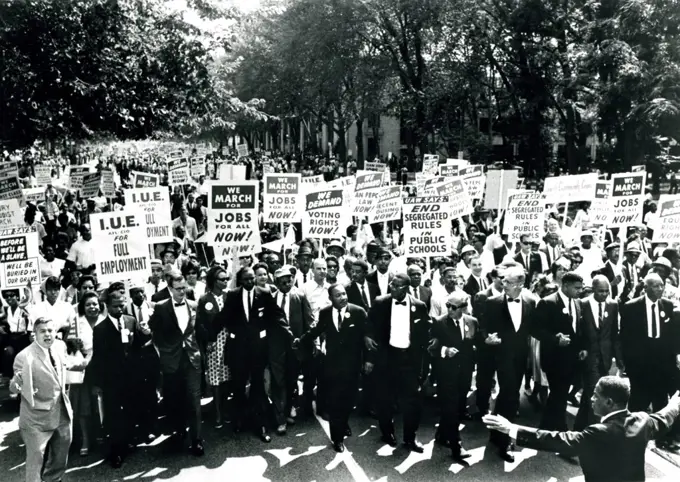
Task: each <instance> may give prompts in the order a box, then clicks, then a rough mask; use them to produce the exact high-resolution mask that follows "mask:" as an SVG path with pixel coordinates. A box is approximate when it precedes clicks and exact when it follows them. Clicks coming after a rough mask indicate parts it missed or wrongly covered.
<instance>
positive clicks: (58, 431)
mask: <svg viewBox="0 0 680 482" xmlns="http://www.w3.org/2000/svg"><path fill="white" fill-rule="evenodd" d="M57 328H58V326H56V324H55V322H53V321H52V320H50V319H47V318H38V319H37V320H35V323H34V324H33V330H34V332H35V341H34V342H33V343H31V344H30V345H29V346H28V347H27V348H25V349H24V350H22V351H21V352H20V353H19V354H18V355H17V357H16V358H15V359H14V377H13V378H12V380H11V381H10V385H9V389H10V391H11V392H12V393H14V394H20V395H21V405H20V411H19V431H20V432H21V439H22V440H23V441H24V444H25V446H26V482H40V481H42V480H46V481H47V480H49V481H54V480H61V479H62V478H63V477H64V474H65V473H66V464H67V462H68V451H69V447H70V446H71V428H72V427H71V424H72V421H73V410H72V409H71V402H70V401H69V398H68V397H67V396H66V384H65V378H64V376H65V372H66V370H67V369H68V370H73V369H75V367H66V366H65V362H64V360H65V359H66V347H65V346H64V343H63V342H62V341H61V340H57V339H56V336H57ZM82 368H84V367H81V369H82Z"/></svg>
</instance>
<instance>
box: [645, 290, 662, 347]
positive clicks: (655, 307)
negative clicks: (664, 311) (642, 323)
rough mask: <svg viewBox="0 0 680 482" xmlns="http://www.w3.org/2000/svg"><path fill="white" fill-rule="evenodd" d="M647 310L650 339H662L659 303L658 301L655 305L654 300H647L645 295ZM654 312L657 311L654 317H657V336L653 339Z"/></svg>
mask: <svg viewBox="0 0 680 482" xmlns="http://www.w3.org/2000/svg"><path fill="white" fill-rule="evenodd" d="M645 308H646V311H647V336H648V337H649V338H661V319H660V316H659V315H660V314H661V313H660V310H659V302H658V301H656V303H653V302H652V300H650V299H649V298H647V296H646V295H645ZM652 310H654V311H655V313H654V316H655V317H656V336H655V337H652Z"/></svg>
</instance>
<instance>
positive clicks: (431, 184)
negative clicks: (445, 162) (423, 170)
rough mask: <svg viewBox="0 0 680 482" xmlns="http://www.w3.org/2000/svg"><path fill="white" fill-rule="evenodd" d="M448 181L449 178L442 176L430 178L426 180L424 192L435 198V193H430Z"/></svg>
mask: <svg viewBox="0 0 680 482" xmlns="http://www.w3.org/2000/svg"><path fill="white" fill-rule="evenodd" d="M446 181H447V178H445V177H441V176H435V177H430V178H429V179H426V180H425V182H424V183H423V192H424V193H427V194H428V195H430V196H434V193H433V192H429V191H432V190H434V188H435V187H437V186H438V185H440V184H443V183H445V182H446Z"/></svg>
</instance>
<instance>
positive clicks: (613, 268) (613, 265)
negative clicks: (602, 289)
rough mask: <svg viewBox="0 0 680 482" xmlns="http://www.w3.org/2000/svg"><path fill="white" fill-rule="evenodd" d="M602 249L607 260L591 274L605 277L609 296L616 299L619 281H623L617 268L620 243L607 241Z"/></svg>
mask: <svg viewBox="0 0 680 482" xmlns="http://www.w3.org/2000/svg"><path fill="white" fill-rule="evenodd" d="M604 250H605V252H606V253H607V261H605V263H604V266H603V267H602V268H600V269H597V270H595V271H593V272H592V273H591V276H592V277H593V278H595V276H597V275H603V276H604V277H605V278H607V281H609V284H610V286H611V296H612V298H613V299H616V298H617V296H618V295H619V292H620V291H619V283H621V282H622V281H623V275H622V274H621V269H620V268H619V256H620V253H621V245H620V244H619V243H609V244H608V245H607V246H606V247H605V248H604Z"/></svg>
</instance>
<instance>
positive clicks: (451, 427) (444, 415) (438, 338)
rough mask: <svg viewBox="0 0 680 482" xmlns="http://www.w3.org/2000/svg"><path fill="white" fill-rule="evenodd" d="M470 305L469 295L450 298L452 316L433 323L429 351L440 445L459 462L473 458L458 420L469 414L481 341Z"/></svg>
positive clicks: (454, 294) (463, 294) (447, 301)
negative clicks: (478, 346)
mask: <svg viewBox="0 0 680 482" xmlns="http://www.w3.org/2000/svg"><path fill="white" fill-rule="evenodd" d="M467 301H468V300H467V295H466V294H465V293H460V292H456V293H453V294H451V295H449V297H448V299H447V300H446V307H447V309H448V311H449V312H448V314H446V315H444V316H442V317H440V318H437V319H435V320H434V321H433V323H432V328H431V329H430V346H429V347H428V352H429V353H430V355H432V360H433V362H432V364H433V367H434V370H435V372H436V377H437V400H438V402H439V410H440V415H439V429H438V435H437V441H438V442H439V443H441V444H443V445H445V446H447V447H450V448H451V455H452V456H453V458H454V459H457V460H461V459H465V458H467V457H469V456H470V454H469V453H467V452H466V451H465V449H464V448H463V446H462V444H461V441H460V432H459V429H458V424H459V417H458V416H459V414H460V413H461V412H464V411H465V410H466V404H467V394H468V391H469V389H470V382H471V380H472V371H473V370H474V366H475V358H474V355H475V346H476V344H477V341H478V338H479V325H478V323H477V320H476V319H475V318H473V317H472V316H469V315H466V314H465V310H466V309H467V304H468V303H467Z"/></svg>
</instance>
